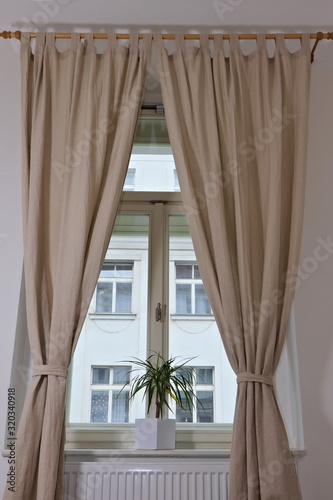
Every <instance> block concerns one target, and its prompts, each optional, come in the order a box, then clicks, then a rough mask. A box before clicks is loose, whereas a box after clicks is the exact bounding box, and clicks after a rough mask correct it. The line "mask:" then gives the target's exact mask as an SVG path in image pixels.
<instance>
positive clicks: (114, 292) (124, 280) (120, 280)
mask: <svg viewBox="0 0 333 500" xmlns="http://www.w3.org/2000/svg"><path fill="white" fill-rule="evenodd" d="M108 263H110V264H113V265H115V266H117V265H124V264H125V265H126V264H129V265H131V266H132V276H131V277H130V278H127V277H126V278H124V277H118V276H117V277H112V278H108V277H101V276H100V277H99V278H98V281H97V287H98V284H99V283H112V304H111V311H97V288H96V290H95V292H94V301H93V303H94V306H95V310H94V314H96V315H99V314H102V315H115V314H132V313H133V283H134V261H133V260H128V261H127V260H122V259H116V260H115V259H108V258H106V259H105V261H104V264H103V267H104V265H105V264H108ZM118 283H130V284H131V285H132V286H131V307H130V311H125V312H122V311H118V310H117V286H118Z"/></svg>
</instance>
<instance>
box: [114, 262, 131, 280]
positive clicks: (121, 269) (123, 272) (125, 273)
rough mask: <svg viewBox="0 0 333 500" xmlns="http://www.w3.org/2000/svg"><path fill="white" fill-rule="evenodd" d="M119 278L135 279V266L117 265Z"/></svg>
mask: <svg viewBox="0 0 333 500" xmlns="http://www.w3.org/2000/svg"><path fill="white" fill-rule="evenodd" d="M116 277H117V278H133V264H117V265H116Z"/></svg>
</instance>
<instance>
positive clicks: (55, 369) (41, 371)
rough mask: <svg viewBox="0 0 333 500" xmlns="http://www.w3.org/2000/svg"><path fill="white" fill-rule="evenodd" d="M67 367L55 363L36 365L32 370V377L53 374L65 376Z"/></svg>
mask: <svg viewBox="0 0 333 500" xmlns="http://www.w3.org/2000/svg"><path fill="white" fill-rule="evenodd" d="M67 373H68V368H66V367H65V366H57V365H36V366H35V367H34V369H33V371H32V376H33V377H41V376H49V375H54V376H55V377H63V378H67Z"/></svg>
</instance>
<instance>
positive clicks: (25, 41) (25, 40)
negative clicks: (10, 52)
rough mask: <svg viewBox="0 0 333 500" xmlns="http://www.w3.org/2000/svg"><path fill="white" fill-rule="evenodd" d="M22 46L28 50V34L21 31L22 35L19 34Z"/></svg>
mask: <svg viewBox="0 0 333 500" xmlns="http://www.w3.org/2000/svg"><path fill="white" fill-rule="evenodd" d="M22 45H24V46H27V47H29V48H30V33H26V32H25V31H22V33H21V46H22Z"/></svg>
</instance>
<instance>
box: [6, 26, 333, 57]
mask: <svg viewBox="0 0 333 500" xmlns="http://www.w3.org/2000/svg"><path fill="white" fill-rule="evenodd" d="M216 34H217V33H216ZM71 36H72V33H55V37H56V38H71ZM84 36H85V33H80V38H84ZM93 36H94V38H95V39H96V40H102V39H106V38H107V37H108V33H94V34H93ZM129 36H130V35H129V33H116V38H117V39H119V40H127V39H128V38H129ZM138 36H139V38H142V37H143V34H142V33H139V35H138ZM214 36H215V35H214V34H212V33H211V34H209V35H208V38H209V39H210V40H213V39H214ZM222 36H223V39H224V40H229V39H230V35H229V34H228V33H222ZM301 36H302V34H301V33H284V38H285V39H287V40H299V39H300V38H301ZM265 37H266V39H267V40H274V39H275V38H276V35H275V33H266V34H265ZM0 38H5V39H8V38H16V39H17V40H20V39H21V31H3V32H2V33H0ZM30 38H36V32H31V33H30ZM162 38H163V39H164V40H174V39H175V35H174V34H172V33H162ZM238 38H239V39H240V40H256V39H257V34H256V33H239V34H238ZM310 38H311V39H312V40H315V43H314V46H313V48H312V51H311V62H313V60H314V53H315V50H316V48H317V45H318V43H319V42H320V40H323V39H326V40H333V32H331V33H322V32H321V31H318V33H310ZM184 39H185V40H199V39H200V34H199V33H187V34H184Z"/></svg>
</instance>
